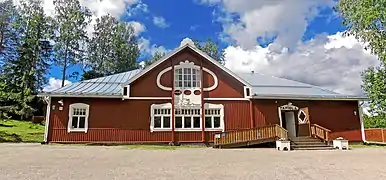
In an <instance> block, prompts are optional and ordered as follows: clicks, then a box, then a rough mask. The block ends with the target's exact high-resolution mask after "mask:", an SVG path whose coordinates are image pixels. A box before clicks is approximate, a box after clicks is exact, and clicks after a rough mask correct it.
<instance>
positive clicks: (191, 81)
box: [174, 68, 201, 89]
mask: <svg viewBox="0 0 386 180" xmlns="http://www.w3.org/2000/svg"><path fill="white" fill-rule="evenodd" d="M200 82H201V75H200V70H199V69H196V68H177V69H175V70H174V85H175V87H177V88H184V89H186V88H199V87H201V83H200Z"/></svg>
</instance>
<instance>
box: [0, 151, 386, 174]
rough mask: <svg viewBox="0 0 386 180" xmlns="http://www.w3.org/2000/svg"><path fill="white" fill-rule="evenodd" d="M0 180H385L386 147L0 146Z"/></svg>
mask: <svg viewBox="0 0 386 180" xmlns="http://www.w3.org/2000/svg"><path fill="white" fill-rule="evenodd" d="M0 154H1V158H0V180H13V179H17V180H19V179H23V180H24V179H28V180H35V179H36V180H51V179H63V180H70V179H90V180H110V179H124V180H128V179H129V180H131V179H138V180H139V179H141V180H147V179H157V180H158V179H160V180H162V179H178V180H185V179H186V180H193V179H200V180H204V179H216V180H217V179H221V180H223V179H231V180H235V179H241V180H246V179H253V180H257V179H258V180H261V179H269V180H274V179H286V180H290V179H294V180H295V179H296V180H300V179H307V180H309V179H317V180H321V179H328V180H330V179H338V180H341V179H345V180H346V179H358V180H362V179H365V180H373V179H374V180H378V179H379V180H380V179H386V148H366V149H354V150H351V151H346V152H342V151H292V152H278V151H275V150H274V149H222V150H219V149H212V148H189V149H187V148H182V149H177V150H141V149H127V148H124V147H95V146H62V145H48V146H41V145H39V144H0Z"/></svg>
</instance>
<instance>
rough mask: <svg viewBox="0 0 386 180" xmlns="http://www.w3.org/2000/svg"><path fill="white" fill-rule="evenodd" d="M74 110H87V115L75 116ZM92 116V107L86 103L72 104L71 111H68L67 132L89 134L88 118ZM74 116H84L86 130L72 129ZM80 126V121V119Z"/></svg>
mask: <svg viewBox="0 0 386 180" xmlns="http://www.w3.org/2000/svg"><path fill="white" fill-rule="evenodd" d="M74 109H85V115H74ZM89 114H90V105H88V104H84V103H74V104H70V106H69V110H68V127H67V132H84V133H87V131H88V118H89ZM73 116H78V117H81V116H84V117H85V120H84V121H85V122H84V128H72V118H73ZM78 124H79V119H78Z"/></svg>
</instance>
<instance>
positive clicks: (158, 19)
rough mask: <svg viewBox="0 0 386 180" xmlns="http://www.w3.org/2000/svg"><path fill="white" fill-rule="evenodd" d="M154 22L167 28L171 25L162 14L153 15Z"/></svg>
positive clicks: (160, 26)
mask: <svg viewBox="0 0 386 180" xmlns="http://www.w3.org/2000/svg"><path fill="white" fill-rule="evenodd" d="M153 23H154V25H156V26H157V27H159V28H167V27H169V24H168V23H167V22H166V20H165V18H164V17H161V16H154V17H153Z"/></svg>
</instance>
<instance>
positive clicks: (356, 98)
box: [252, 95, 368, 101]
mask: <svg viewBox="0 0 386 180" xmlns="http://www.w3.org/2000/svg"><path fill="white" fill-rule="evenodd" d="M252 99H289V100H324V101H325V100H332V101H333V100H340V101H359V100H368V98H365V97H330V96H328V97H323V96H321V97H315V96H296V95H293V96H280V95H278V96H256V95H254V96H253V97H252Z"/></svg>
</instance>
